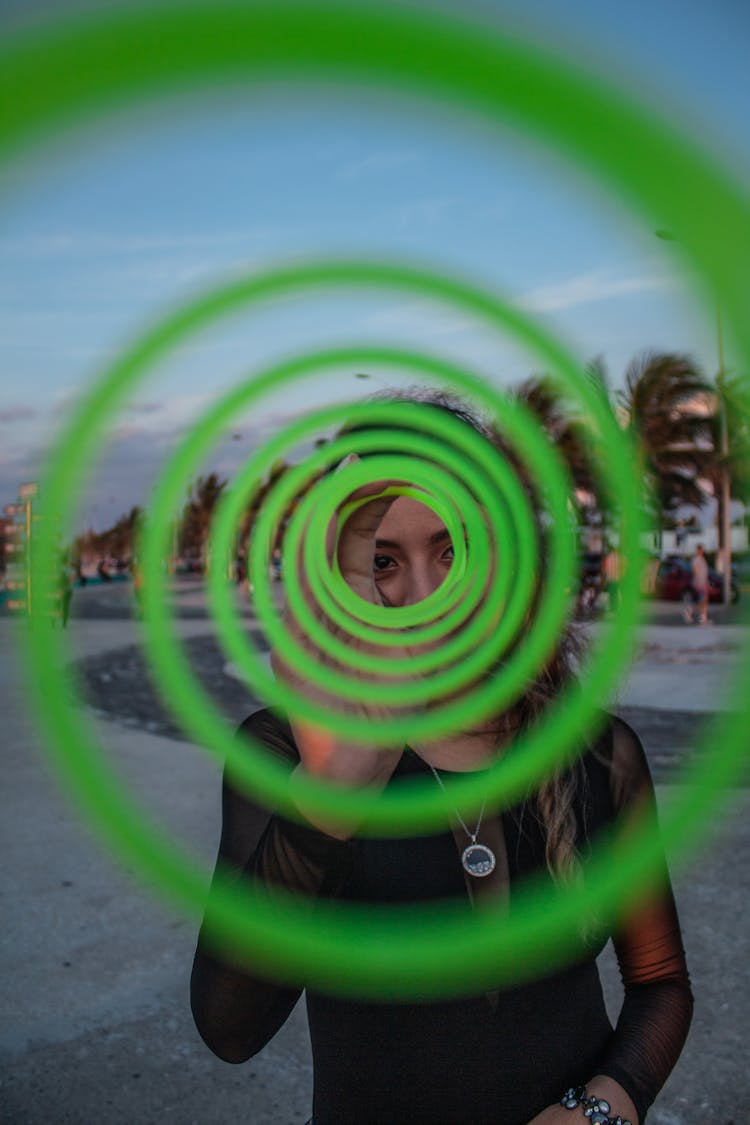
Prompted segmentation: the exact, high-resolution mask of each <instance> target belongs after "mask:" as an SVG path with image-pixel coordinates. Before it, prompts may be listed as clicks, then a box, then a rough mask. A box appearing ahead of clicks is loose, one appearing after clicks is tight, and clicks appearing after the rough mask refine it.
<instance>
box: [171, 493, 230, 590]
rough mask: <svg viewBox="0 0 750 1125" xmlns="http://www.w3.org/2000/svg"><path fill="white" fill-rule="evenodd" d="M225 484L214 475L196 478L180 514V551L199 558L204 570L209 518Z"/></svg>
mask: <svg viewBox="0 0 750 1125" xmlns="http://www.w3.org/2000/svg"><path fill="white" fill-rule="evenodd" d="M227 484H228V481H226V480H221V479H220V477H219V476H218V475H217V474H216V473H209V474H208V476H206V477H198V480H197V481H196V482H195V484H194V485H193V486H192V487H191V489H190V492H189V493H188V502H187V504H186V505H185V507H184V509H183V512H182V525H181V528H180V536H179V539H180V551H181V553H185V554H192V555H194V556H197V557H198V558H200V559H201V562H202V563H203V567H204V569H205V566H206V561H207V560H206V544H207V542H208V529H209V527H210V524H211V516H212V514H213V510H214V508H215V507H216V505H217V503H218V502H219V498H220V496H221V494H222V492H223V491H224V489H225V488H226V486H227Z"/></svg>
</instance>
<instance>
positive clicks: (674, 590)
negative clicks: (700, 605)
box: [654, 556, 740, 603]
mask: <svg viewBox="0 0 750 1125" xmlns="http://www.w3.org/2000/svg"><path fill="white" fill-rule="evenodd" d="M731 589H732V602H736V601H737V599H738V597H739V596H740V591H739V587H738V585H737V579H736V577H735V575H734V574H732V586H731ZM654 597H657V598H662V599H664V600H665V601H669V602H690V603H692V602H693V601H694V594H693V571H692V568H691V566H690V562H689V560H688V559H683V558H680V557H678V556H672V557H670V558H666V559H664V560H663V561H662V562H660V563H659V569H658V570H657V572H656V586H655V590H654ZM708 600H709V601H710V602H718V603H721V602H723V601H724V579H723V578H722V576H721V575H720V574H719V572H718V570H714V568H713V567H712V566H710V567H709V568H708Z"/></svg>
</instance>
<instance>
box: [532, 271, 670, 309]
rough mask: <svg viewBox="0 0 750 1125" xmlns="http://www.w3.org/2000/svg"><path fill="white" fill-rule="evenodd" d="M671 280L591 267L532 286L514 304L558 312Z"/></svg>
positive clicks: (661, 286) (647, 289)
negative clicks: (584, 271)
mask: <svg viewBox="0 0 750 1125" xmlns="http://www.w3.org/2000/svg"><path fill="white" fill-rule="evenodd" d="M671 284H672V281H671V278H669V277H664V276H655V275H652V276H644V277H614V276H612V273H611V271H610V270H604V269H602V270H591V271H589V272H588V273H582V274H577V275H576V276H575V277H568V278H565V279H564V280H563V281H558V282H553V283H552V284H550V285H541V286H539V287H538V288H536V289H532V290H530V291H529V292H528V293H524V294H523V296H522V297H519V298H518V299H517V300H516V302H515V304H516V305H517V306H518V307H520V308H523V309H528V310H529V311H531V312H557V311H559V310H561V309H572V308H575V307H577V306H578V305H588V304H592V303H593V302H595V301H609V300H612V299H613V298H615V297H626V296H631V295H633V294H635V293H647V292H651V291H654V290H658V289H667V288H669V286H670V285H671Z"/></svg>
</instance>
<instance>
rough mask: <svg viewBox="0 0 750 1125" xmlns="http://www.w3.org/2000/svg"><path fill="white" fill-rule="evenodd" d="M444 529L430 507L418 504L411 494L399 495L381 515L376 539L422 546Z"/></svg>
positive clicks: (443, 525) (441, 522)
mask: <svg viewBox="0 0 750 1125" xmlns="http://www.w3.org/2000/svg"><path fill="white" fill-rule="evenodd" d="M444 531H445V524H444V523H443V521H442V520H441V519H440V517H439V516H438V515H436V514H435V512H433V510H432V508H428V507H427V505H426V504H420V503H419V501H418V500H414V499H412V497H411V496H399V497H398V498H397V499H396V500H394V501H393V503H392V504H391V506H390V508H389V509H388V511H387V512H386V514H385V515H384V516H383V519H382V520H381V522H380V526H379V527H378V531H377V539H378V540H381V539H389V540H392V541H393V542H396V543H403V544H404V545H406V544H407V543H408V544H409V545H414V546H423V545H425V544H426V543H427V542H428V541H429V540H430V538H431V537H432V536H434V535H436V534H437V533H439V532H444Z"/></svg>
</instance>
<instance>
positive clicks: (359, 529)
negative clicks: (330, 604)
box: [271, 481, 416, 839]
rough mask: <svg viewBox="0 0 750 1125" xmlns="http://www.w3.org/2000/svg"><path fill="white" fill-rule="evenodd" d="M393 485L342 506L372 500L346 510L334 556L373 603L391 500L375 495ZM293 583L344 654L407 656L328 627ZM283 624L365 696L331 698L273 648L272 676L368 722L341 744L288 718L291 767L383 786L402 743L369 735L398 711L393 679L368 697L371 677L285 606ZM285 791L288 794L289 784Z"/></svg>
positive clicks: (329, 538)
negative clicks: (378, 549)
mask: <svg viewBox="0 0 750 1125" xmlns="http://www.w3.org/2000/svg"><path fill="white" fill-rule="evenodd" d="M394 483H396V482H393V481H379V482H374V483H372V484H368V485H366V486H364V487H363V488H360V489H358V490H357V491H356V492H353V493H352V494H351V496H349V497H348V498H347V501H346V503H349V502H350V501H351V500H358V499H362V498H365V497H368V496H372V497H373V499H372V500H370V501H369V502H367V503H365V504H363V505H362V506H361V507H359V508H357V510H356V511H354V512H353V513H352V515H351V516H350V517H349V519H348V520H347V521H346V524H345V525H344V527H343V529H342V532H341V535H340V537H339V543H338V551H337V555H338V563H339V569H340V571H341V574H342V576H343V578H344V580H345V581H346V583H347V584H348V586H349V587H350V588H351V589H352V590H353V591H354V593H355V594H357V595H358V596H359V597H360V598H362V599H363V600H364V601H366V602H369V603H371V604H373V605H383V604H384V603H383V600H382V598H381V596H380V593H379V591H378V588H377V585H376V583H375V579H374V577H373V557H374V554H375V534H376V532H377V529H378V527H379V526H380V523H381V521H382V519H383V517H384V516H385V514H386V512H387V511H388V509H389V508H390V506H391V504H392V503H393V502H394V500H395V499H396V498H397V497H396V496H395V495H391V496H382V495H381V494H382V493H383V491H384V490H385V489H386V488H387V487H388V486H389V485H392V484H394ZM337 516H338V513H336V516H335V517H334V518H333V519H331V521H330V523H329V526H328V529H327V535H326V551H327V555H328V561H329V563H330V562H332V560H333V554H334V550H336V545H335V541H336V527H337ZM300 586H301V589H302V591H303V594H304V596H305V597H306V599H307V602H308V605H309V606H310V608H311V610H312V611H313V613H314V614H315V616H316V618H317V619H318V620H319V621H320V622H321V623H322V624H323V625H324V627H325V628H326V630H327V631H328V632H329V633H330V634H331V635H332V636H335V637H338V638H339V639H343V640H344V641H345V643H346V645H347V647H348V648H349V649H350V650H351V651H352V652H355V651H356V652H360V653H367V654H370V655H377V656H379V657H380V658H381V659H382V660H383V661H384V663H385V662H387V660H388V659H399V658H403V657H405V656H408V655H409V649H408V647H407V646H401V645H399V644H398V643H396V644H394V645H393V646H387V647H382V646H374V645H371V644H368V643H367V642H365V641H362V640H359V639H358V638H356V637H353V636H351V635H350V634H349V633H347V632H345V631H344V630H343V629H341V628H340V627H339V626H337V625H335V624H334V623H333V622H332V621H331V620H330V619H329V618H328V617H327V615H326V614H325V613H324V611H323V610H322V609H321V608H320V607H319V606H317V605H316V604H315V599H314V597H313V595H312V592H311V590H310V585H309V582H308V581H307V580H306V576H305V575H304V573H302V574H301V575H300ZM284 625H285V627H286V629H287V631H288V632H289V634H290V636H291V637H292V638H293V639H294V640H295V641H296V642H297V643H298V644H300V645H301V646H303V647H304V649H305V650H306V652H307V654H308V656H309V657H311V658H312V659H314V660H315V662H316V664H317V665H318V666H327V667H330V668H334V669H337V670H340V671H345V672H347V674H348V675H349V676H350V677H352V678H354V679H356V678H360V679H361V680H362V684H363V688H366V691H367V700H365V699H362V700H358V701H349V700H346V701H345V700H341V699H338V698H337V697H336V696H335V695H332V694H331V693H328V692H326V691H325V689H323V688H320V687H318V686H317V685H314V684H311V683H310V682H309V680H308V679H307V678H306V677H305V675H304V673H300V672H297V671H296V670H295V669H293V668H291V667H289V666H288V665H287V664H286V662H285V661H284V659H283V658H282V657H281V656H280V655H279V654H278V653H273V654H272V657H271V666H272V668H273V671H274V674H275V675H276V676H277V678H279V679H281V680H283V682H284V683H285V684H286V685H287V686H289V687H291V688H293V689H294V690H295V691H297V692H300V693H301V694H303V695H305V696H307V697H308V698H309V699H311V700H313V701H314V702H315V703H317V704H323V705H325V706H328V707H330V708H331V709H332V710H334V711H336V712H338V713H346V714H348V715H351V716H352V717H355V718H358V719H364V720H366V721H368V722H369V723H371V724H372V730H373V743H372V745H371V746H363V745H361V744H355V743H353V742H348V741H347V740H346V739H345V738H341V737H340V736H338V735H335V734H333V733H332V732H330V731H328V730H325V729H323V728H322V727H320V726H316V725H314V724H312V723H310V722H309V721H308V720H306V719H304V718H302V717H296V716H294V715H289V716H288V718H289V723H290V725H291V727H292V731H293V733H294V737H295V741H296V743H297V747H298V749H299V752H300V758H301V763H300V766H299V767H298V769H300V770H301V771H303V772H304V773H306V774H308V775H310V776H312V777H316V778H321V779H323V780H325V781H327V782H332V783H334V784H339V785H348V786H353V787H357V788H359V787H362V786H367V787H371V788H372V787H374V788H376V789H382V788H384V787H385V785H386V784H387V783H388V780H389V778H390V776H391V774H392V773H393V771H394V769H395V768H396V764H397V763H398V760H399V758H400V757H401V754H402V752H403V744H400V745H398V746H383V744H382V743H380V742H379V741H378V740H377V730H378V723H379V722H380V721H382V720H383V719H386V718H393V716H394V715H396V714H397V713H398V712H397V711H396V710H395V709H394V708H393V707H389V705H388V684H389V683H391V684H392V683H394V680H393V678H390V679H388V678H385V677H384V678H383V679H382V695H381V697H380V698H379V699H378V701H377V702H373V701H370V700H371V695H372V687H373V684H377V682H378V679H377V677H376V676H374V675H373V674H370V673H367V672H357V671H355V670H354V669H347V668H344V667H342V665H340V664H339V663H338V662H337V661H336V660H335V659H334V658H333V657H331V656H329V655H327V654H326V653H323V652H321V651H320V649H319V648H318V647H317V646H316V645H315V644H314V642H313V641H312V640H311V639H310V637H308V636H307V635H306V634H305V633H304V631H303V630H302V629H301V627H300V625H299V624H298V623H297V621H296V620H295V619H294V617H293V615H292V614H291V612H290V611H289V609H288V608H287V609H286V610H285V613H284ZM401 682H403V681H401ZM415 683H416V678H415ZM402 713H403V712H402ZM295 772H296V771H295ZM292 792H294V789H293V788H292ZM298 806H299V808H300V811H301V812H302V813H303V814H304V815H305V816H306V817H307V819H309V820H311V821H312V823H314V824H315V825H316V826H317V827H318V828H320V829H322V830H323V831H325V832H327V833H328V834H329V835H332V836H337V837H339V838H340V839H345V838H347V837H348V836H351V835H352V834H353V832H354V831H355V830H356V827H357V825H356V824H355V823H354V822H352V821H349V822H348V823H347V824H343V823H336V824H333V823H330V822H326V823H322V822H321V820H320V818H319V817H318V816H317V814H315V813H311V812H308V811H306V809H305V808H304V807H303V806H302V805H301V804H300V803H299V802H298Z"/></svg>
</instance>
